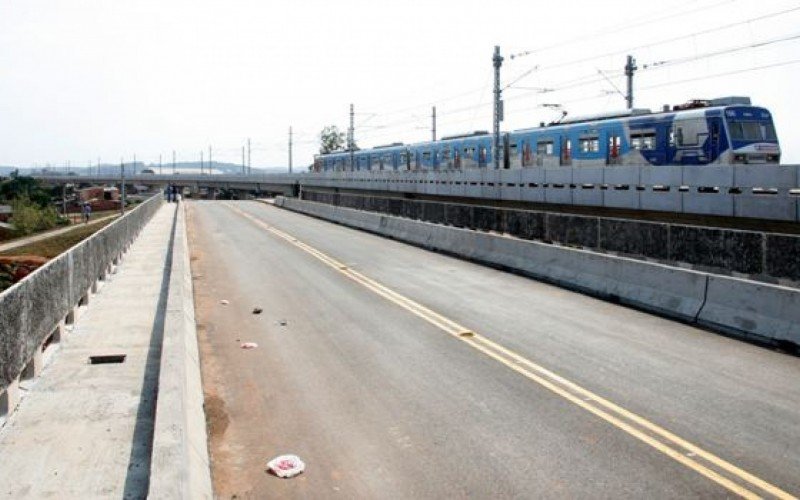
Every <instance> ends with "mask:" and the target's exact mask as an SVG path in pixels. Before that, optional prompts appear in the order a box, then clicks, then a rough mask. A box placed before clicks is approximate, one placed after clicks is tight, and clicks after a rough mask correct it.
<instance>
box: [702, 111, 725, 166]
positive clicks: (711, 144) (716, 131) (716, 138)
mask: <svg viewBox="0 0 800 500" xmlns="http://www.w3.org/2000/svg"><path fill="white" fill-rule="evenodd" d="M709 122H710V123H709V125H708V132H709V134H708V141H707V143H706V147H705V149H706V156H707V157H708V162H709V163H712V162H715V161H716V160H717V158H719V153H720V147H719V145H720V134H721V133H722V120H720V119H719V118H711V119H710V120H709Z"/></svg>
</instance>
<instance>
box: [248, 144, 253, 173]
mask: <svg viewBox="0 0 800 500" xmlns="http://www.w3.org/2000/svg"><path fill="white" fill-rule="evenodd" d="M251 151H252V150H251V149H250V139H249V138H248V139H247V175H250V174H252V173H253V162H252V161H251V158H252V157H251V156H250V152H251Z"/></svg>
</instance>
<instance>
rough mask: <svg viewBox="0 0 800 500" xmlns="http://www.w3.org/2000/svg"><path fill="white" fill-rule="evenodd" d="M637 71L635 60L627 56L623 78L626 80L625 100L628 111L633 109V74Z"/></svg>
mask: <svg viewBox="0 0 800 500" xmlns="http://www.w3.org/2000/svg"><path fill="white" fill-rule="evenodd" d="M637 69H639V68H638V67H637V66H636V59H634V58H633V56H628V63H627V64H625V76H626V77H627V78H628V94H627V95H626V96H625V100H626V101H628V109H633V73H634V72H636V70H637Z"/></svg>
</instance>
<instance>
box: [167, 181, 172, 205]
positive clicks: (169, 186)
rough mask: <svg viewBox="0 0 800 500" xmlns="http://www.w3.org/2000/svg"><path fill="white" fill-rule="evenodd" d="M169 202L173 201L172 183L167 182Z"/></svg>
mask: <svg viewBox="0 0 800 500" xmlns="http://www.w3.org/2000/svg"><path fill="white" fill-rule="evenodd" d="M167 203H172V184H167Z"/></svg>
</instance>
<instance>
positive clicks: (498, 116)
mask: <svg viewBox="0 0 800 500" xmlns="http://www.w3.org/2000/svg"><path fill="white" fill-rule="evenodd" d="M492 64H493V66H494V124H493V125H494V126H493V127H492V131H493V134H494V154H493V155H492V158H493V159H494V168H495V169H499V168H500V122H501V121H503V101H502V100H501V99H500V97H501V92H502V90H501V89H500V66H502V65H503V57H502V56H501V55H500V46H499V45H495V47H494V56H493V57H492Z"/></svg>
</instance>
